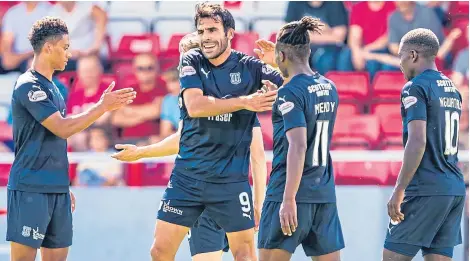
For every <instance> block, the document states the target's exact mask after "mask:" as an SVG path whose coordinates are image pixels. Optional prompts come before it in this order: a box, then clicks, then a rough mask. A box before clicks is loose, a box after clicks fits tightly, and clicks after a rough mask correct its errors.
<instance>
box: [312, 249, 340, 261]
mask: <svg viewBox="0 0 470 261" xmlns="http://www.w3.org/2000/svg"><path fill="white" fill-rule="evenodd" d="M311 258H312V261H340V260H341V253H340V251H335V252H333V253H329V254H326V255H321V256H312V257H311Z"/></svg>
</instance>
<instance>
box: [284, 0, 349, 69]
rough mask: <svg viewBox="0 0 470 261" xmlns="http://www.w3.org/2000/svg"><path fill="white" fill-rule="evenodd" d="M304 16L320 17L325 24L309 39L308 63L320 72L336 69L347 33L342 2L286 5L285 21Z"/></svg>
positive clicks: (345, 16) (292, 3) (345, 15)
mask: <svg viewBox="0 0 470 261" xmlns="http://www.w3.org/2000/svg"><path fill="white" fill-rule="evenodd" d="M304 16H312V17H315V18H318V19H320V20H321V21H322V22H323V23H325V26H323V27H322V29H323V32H322V34H321V35H318V34H314V35H312V37H310V38H311V39H310V40H311V49H312V56H311V58H310V65H311V66H312V67H313V68H315V69H316V70H317V71H318V72H319V73H320V74H325V73H326V72H328V71H331V70H335V69H336V60H337V58H338V55H339V51H340V48H341V46H342V45H343V44H344V41H345V39H346V33H347V25H348V17H347V13H346V9H345V8H344V5H343V3H342V2H338V1H332V2H323V1H301V2H300V1H299V2H296V1H291V2H289V4H288V6H287V14H286V18H285V21H286V22H292V21H296V20H300V19H301V18H302V17H304Z"/></svg>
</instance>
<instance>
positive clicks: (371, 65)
mask: <svg viewBox="0 0 470 261" xmlns="http://www.w3.org/2000/svg"><path fill="white" fill-rule="evenodd" d="M393 11H395V4H394V3H393V2H385V1H371V2H366V1H364V2H360V3H358V4H355V5H354V6H353V7H352V10H351V16H350V27H349V33H348V45H349V48H343V50H342V51H341V54H340V58H339V61H338V70H340V71H354V70H357V71H362V70H364V69H366V70H367V71H368V72H369V74H370V76H371V79H372V78H373V77H374V75H375V73H376V72H377V71H380V70H397V69H398V68H396V67H394V66H391V65H387V64H382V63H380V62H377V61H374V60H369V61H366V59H365V57H364V52H374V53H388V49H387V45H388V36H387V21H388V17H389V15H390V14H391V13H392V12H393ZM372 21H373V22H372Z"/></svg>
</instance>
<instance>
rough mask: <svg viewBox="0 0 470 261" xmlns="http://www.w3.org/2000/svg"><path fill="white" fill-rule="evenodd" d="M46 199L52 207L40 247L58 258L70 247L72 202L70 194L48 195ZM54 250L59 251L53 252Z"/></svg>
mask: <svg viewBox="0 0 470 261" xmlns="http://www.w3.org/2000/svg"><path fill="white" fill-rule="evenodd" d="M48 197H49V202H50V203H51V205H52V204H53V206H54V207H53V209H52V216H51V221H50V222H49V226H48V227H47V230H46V232H45V235H44V241H43V242H42V245H41V246H42V247H44V248H46V249H51V251H50V252H51V254H50V255H51V256H56V255H57V256H60V254H61V253H67V252H68V251H66V249H67V248H68V247H70V246H71V245H72V238H73V225H72V224H73V221H72V201H71V198H70V193H57V194H48ZM56 249H59V250H57V251H55V250H56ZM52 260H55V259H52ZM58 260H61V259H58Z"/></svg>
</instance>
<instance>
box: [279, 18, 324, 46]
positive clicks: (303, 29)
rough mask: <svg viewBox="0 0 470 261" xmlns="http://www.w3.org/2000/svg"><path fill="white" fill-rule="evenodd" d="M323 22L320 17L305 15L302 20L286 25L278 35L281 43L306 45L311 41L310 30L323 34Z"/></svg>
mask: <svg viewBox="0 0 470 261" xmlns="http://www.w3.org/2000/svg"><path fill="white" fill-rule="evenodd" d="M322 26H323V23H321V22H320V19H318V18H313V17H310V16H304V17H302V19H300V21H294V22H290V23H288V24H286V25H284V26H283V27H282V28H281V30H280V31H279V34H278V36H277V41H278V42H279V43H283V44H288V45H294V46H295V45H304V44H309V43H310V35H309V31H311V32H314V33H318V34H321V32H322V29H321V27H322Z"/></svg>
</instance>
